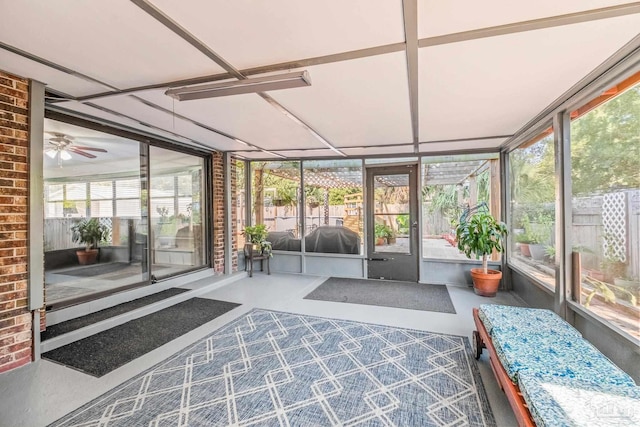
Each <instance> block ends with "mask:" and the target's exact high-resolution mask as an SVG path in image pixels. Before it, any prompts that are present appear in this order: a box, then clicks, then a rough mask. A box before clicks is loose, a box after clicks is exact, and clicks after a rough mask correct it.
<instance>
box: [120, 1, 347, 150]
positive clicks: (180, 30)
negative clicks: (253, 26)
mask: <svg viewBox="0 0 640 427" xmlns="http://www.w3.org/2000/svg"><path fill="white" fill-rule="evenodd" d="M131 2H132V3H133V4H135V5H136V6H138V7H139V8H141V9H142V10H143V11H145V12H146V13H148V14H149V15H150V16H151V17H153V18H154V19H156V20H157V21H158V22H160V23H161V24H162V25H164V26H165V27H166V28H167V29H169V30H170V31H172V32H173V33H174V34H176V35H177V36H179V37H180V38H182V39H183V40H185V41H186V42H187V43H189V44H190V45H192V46H193V47H195V48H196V49H197V50H198V51H200V52H201V53H203V54H204V55H206V56H207V57H208V58H209V59H211V60H212V61H214V62H215V63H216V64H218V65H220V66H221V67H222V68H223V69H224V70H225V71H227V72H228V73H229V74H230V75H231V76H232V77H235V78H237V79H238V80H245V79H247V77H246V76H245V75H244V74H242V73H241V72H240V70H238V69H237V68H235V67H234V66H233V65H231V64H230V63H229V62H227V61H226V60H225V59H224V58H222V57H221V56H220V55H218V54H217V53H215V52H214V51H213V50H211V49H210V48H209V46H207V45H206V44H205V43H204V42H202V41H200V40H199V39H198V38H196V37H195V36H194V35H193V34H191V33H190V32H189V31H187V30H186V29H185V28H184V27H182V26H181V25H180V24H178V23H177V22H176V21H174V20H173V19H171V17H169V16H168V15H166V14H165V13H164V12H162V11H161V10H160V9H158V8H157V7H156V6H154V5H153V4H151V3H150V2H149V1H148V0H131ZM258 95H259V96H260V97H261V98H262V99H264V100H265V101H266V102H268V103H269V105H271V106H273V107H274V108H276V110H278V111H280V112H281V113H283V114H284V115H285V116H287V117H288V118H289V119H291V120H292V121H293V122H295V123H296V124H298V125H300V126H302V127H303V128H304V129H306V130H307V131H308V132H309V133H311V135H313V137H315V138H316V139H318V140H319V141H320V142H321V143H322V144H323V145H325V146H327V147H328V148H329V149H331V150H332V151H334V152H335V153H336V154H339V155H341V156H343V157H346V154H344V153H343V152H341V151H340V150H338V149H337V148H336V147H335V146H334V145H333V144H331V143H330V142H329V141H328V140H327V139H326V138H324V137H323V136H322V135H320V133H318V132H317V131H316V130H315V129H313V128H312V127H311V126H310V125H309V124H308V123H306V122H304V121H303V120H302V119H301V118H300V117H298V116H296V115H295V114H294V113H293V112H292V111H290V110H288V109H287V108H286V107H285V106H284V105H282V104H280V103H279V102H278V101H276V100H275V99H274V98H273V97H272V96H271V95H269V94H267V93H265V92H258Z"/></svg>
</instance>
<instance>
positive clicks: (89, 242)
mask: <svg viewBox="0 0 640 427" xmlns="http://www.w3.org/2000/svg"><path fill="white" fill-rule="evenodd" d="M71 233H72V234H71V238H72V239H73V241H74V242H76V243H81V244H84V245H85V249H84V250H82V251H76V255H77V256H78V262H79V263H80V265H88V264H94V263H95V262H96V259H97V257H98V249H97V247H98V243H100V242H101V241H102V240H106V239H107V238H108V237H109V229H108V228H107V227H105V226H104V225H102V224H100V222H99V221H98V218H86V219H83V220H81V221H80V222H78V223H77V224H75V225H73V226H72V227H71Z"/></svg>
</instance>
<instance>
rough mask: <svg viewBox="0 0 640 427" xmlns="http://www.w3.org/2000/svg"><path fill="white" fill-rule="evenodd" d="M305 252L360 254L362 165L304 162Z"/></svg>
mask: <svg viewBox="0 0 640 427" xmlns="http://www.w3.org/2000/svg"><path fill="white" fill-rule="evenodd" d="M303 170H304V195H305V204H306V206H305V208H304V212H305V250H306V251H307V252H324V253H343V254H360V253H362V242H363V239H362V227H363V205H362V194H363V190H362V162H361V161H360V160H325V161H305V162H303Z"/></svg>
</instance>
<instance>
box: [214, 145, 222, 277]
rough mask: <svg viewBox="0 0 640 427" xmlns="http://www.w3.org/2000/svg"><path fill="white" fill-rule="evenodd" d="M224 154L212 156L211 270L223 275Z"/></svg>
mask: <svg viewBox="0 0 640 427" xmlns="http://www.w3.org/2000/svg"><path fill="white" fill-rule="evenodd" d="M223 160H224V154H222V153H214V154H213V180H212V182H213V270H214V271H215V272H217V273H224V161H223Z"/></svg>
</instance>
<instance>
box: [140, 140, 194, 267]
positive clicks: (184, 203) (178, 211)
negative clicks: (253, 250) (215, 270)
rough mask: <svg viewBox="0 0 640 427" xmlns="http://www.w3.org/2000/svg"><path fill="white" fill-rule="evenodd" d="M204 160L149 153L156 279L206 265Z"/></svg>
mask: <svg viewBox="0 0 640 427" xmlns="http://www.w3.org/2000/svg"><path fill="white" fill-rule="evenodd" d="M203 179H204V159H203V158H201V157H196V156H192V155H189V154H184V153H179V152H176V151H170V150H165V149H163V148H158V147H150V149H149V200H150V204H149V206H150V211H149V217H150V219H151V228H150V232H151V238H150V243H151V248H152V249H151V271H152V274H153V278H154V279H160V278H162V277H166V276H170V275H173V274H176V273H180V272H184V271H186V270H191V269H193V268H196V267H201V266H204V265H205V264H206V259H205V250H204V242H205V240H204V232H205V227H203V223H202V219H203V207H204V203H203V191H202V190H203V188H204V182H203Z"/></svg>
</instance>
